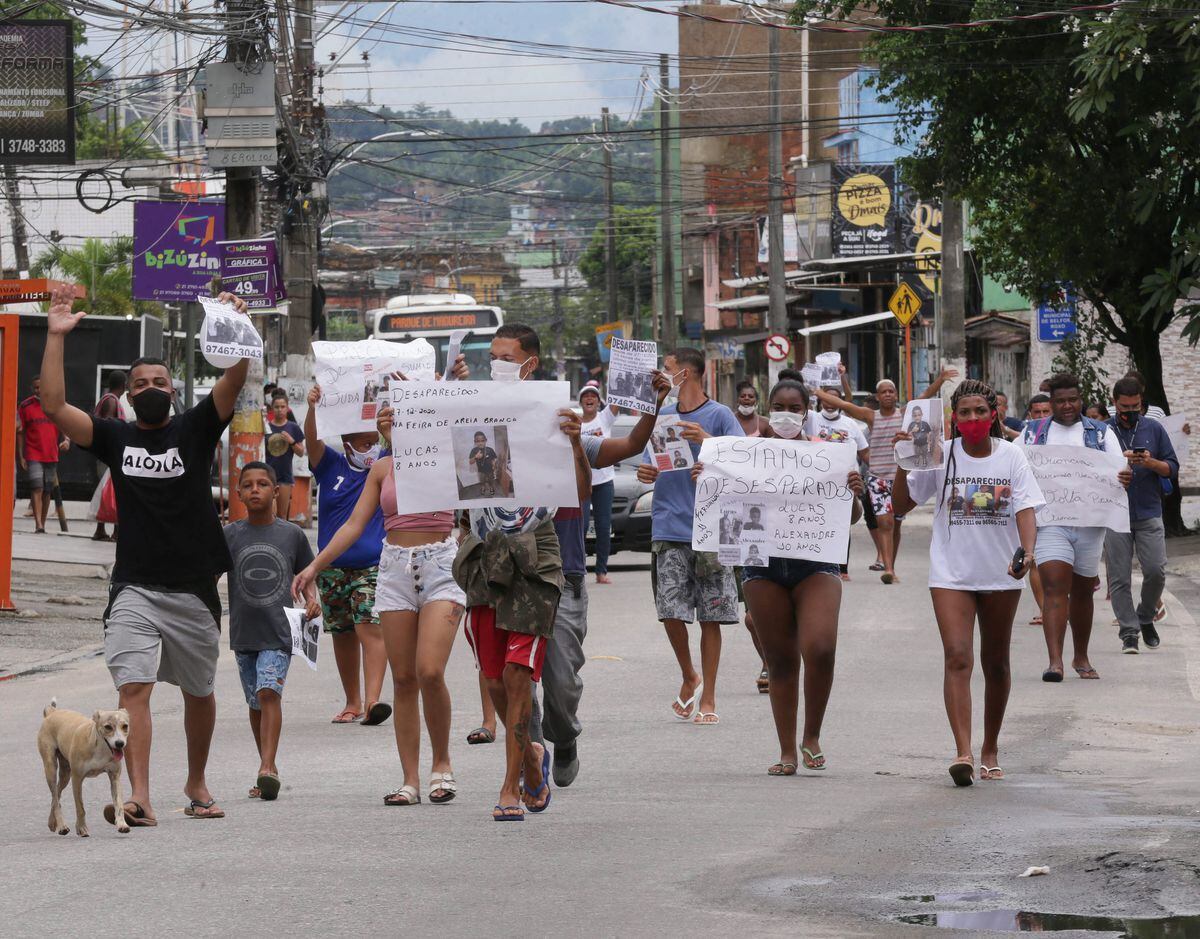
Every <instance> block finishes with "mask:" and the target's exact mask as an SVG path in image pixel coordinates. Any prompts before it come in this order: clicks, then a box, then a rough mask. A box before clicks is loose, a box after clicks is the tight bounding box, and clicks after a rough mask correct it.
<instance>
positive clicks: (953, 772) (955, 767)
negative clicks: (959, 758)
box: [950, 762, 975, 786]
mask: <svg viewBox="0 0 1200 939" xmlns="http://www.w3.org/2000/svg"><path fill="white" fill-rule="evenodd" d="M950 778H951V779H953V780H954V785H956V786H970V785H973V784H974V783H975V766H974V764H972V763H961V762H960V763H951V764H950Z"/></svg>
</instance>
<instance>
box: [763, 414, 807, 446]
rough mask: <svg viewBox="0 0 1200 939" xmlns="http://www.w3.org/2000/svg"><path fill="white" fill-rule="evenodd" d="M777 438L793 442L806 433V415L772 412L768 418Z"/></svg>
mask: <svg viewBox="0 0 1200 939" xmlns="http://www.w3.org/2000/svg"><path fill="white" fill-rule="evenodd" d="M767 420H768V422H769V423H770V424H771V430H773V431H774V432H775V434H776V436H779V437H785V438H786V439H788V440H792V439H794V438H796V437H799V436H800V435H801V434H802V433H803V432H804V415H803V414H796V413H795V412H793V411H772V412H771V413H770V414H769V415H768V416H767Z"/></svg>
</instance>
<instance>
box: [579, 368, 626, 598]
mask: <svg viewBox="0 0 1200 939" xmlns="http://www.w3.org/2000/svg"><path fill="white" fill-rule="evenodd" d="M579 409H580V410H581V411H582V412H583V416H582V417H581V418H580V423H581V427H580V433H581V434H583V435H584V436H585V437H599V438H600V439H601V440H603V439H604V438H606V437H608V436H609V435H610V434H611V432H612V426H613V421H615V420H616V418H617V409H616V408H615V407H605V406H604V403H603V401H602V400H601V398H600V387H599V385H598V384H597V383H596V382H594V381H592V382H588V383H587V384H586V385H584V386H583V388H581V389H580V391H579ZM616 475H617V471H616V470H615V469H613V467H611V466H606V467H604V468H603V469H593V470H592V499H591V502H590V503H588V504H586V505H585V506H584V509H583V530H584V531H585V532H586V531H587V529H588V522H589V518H590V517H594V518H595V519H596V583H598V584H611V583H612V579H611V578H610V577H609V576H608V555H609V552H610V551H611V549H612V507H613V480H614V479H615V478H616Z"/></svg>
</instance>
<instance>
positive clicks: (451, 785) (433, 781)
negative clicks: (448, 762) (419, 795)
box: [429, 773, 458, 805]
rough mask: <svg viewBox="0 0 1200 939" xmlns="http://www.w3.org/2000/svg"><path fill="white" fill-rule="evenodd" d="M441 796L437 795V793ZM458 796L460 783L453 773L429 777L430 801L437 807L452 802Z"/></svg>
mask: <svg viewBox="0 0 1200 939" xmlns="http://www.w3.org/2000/svg"><path fill="white" fill-rule="evenodd" d="M439 792H440V793H441V795H437V793H439ZM456 795H458V783H457V782H455V781H454V774H453V773H434V774H433V775H432V776H430V777H429V801H430V802H433V803H435V804H437V805H441V804H442V803H443V802H451V801H453V800H454V797H455V796H456Z"/></svg>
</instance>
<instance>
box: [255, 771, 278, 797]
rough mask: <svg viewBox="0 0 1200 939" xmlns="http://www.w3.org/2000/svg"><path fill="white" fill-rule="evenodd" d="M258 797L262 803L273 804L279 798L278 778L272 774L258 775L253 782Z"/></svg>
mask: <svg viewBox="0 0 1200 939" xmlns="http://www.w3.org/2000/svg"><path fill="white" fill-rule="evenodd" d="M254 788H256V789H257V790H258V797H259V798H260V799H262V800H263V801H264V802H274V801H275V800H276V799H278V798H279V777H278V776H276V775H275V774H274V773H259V774H258V779H256V780H255V781H254Z"/></svg>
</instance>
